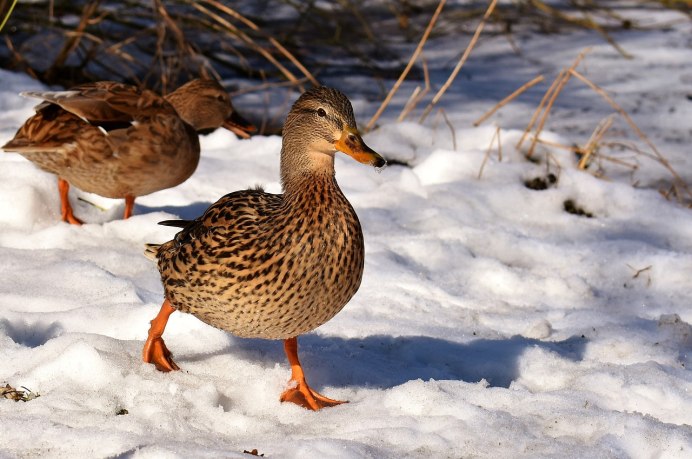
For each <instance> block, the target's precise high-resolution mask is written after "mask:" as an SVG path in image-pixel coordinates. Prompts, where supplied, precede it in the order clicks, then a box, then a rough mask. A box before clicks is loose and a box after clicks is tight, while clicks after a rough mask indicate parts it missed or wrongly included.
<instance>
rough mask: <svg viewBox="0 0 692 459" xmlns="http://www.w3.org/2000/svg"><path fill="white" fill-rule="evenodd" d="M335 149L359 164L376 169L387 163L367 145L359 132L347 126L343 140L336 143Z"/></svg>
mask: <svg viewBox="0 0 692 459" xmlns="http://www.w3.org/2000/svg"><path fill="white" fill-rule="evenodd" d="M334 148H336V149H337V150H339V151H341V152H344V153H346V154H347V155H348V156H350V157H351V158H353V159H355V160H356V161H358V162H359V163H363V164H370V165H371V166H374V167H384V166H386V165H387V161H385V159H384V158H383V157H382V156H380V155H378V154H377V153H376V152H375V151H374V150H373V149H372V148H370V147H368V146H367V145H365V142H363V138H362V137H361V136H360V134H359V133H358V131H357V130H355V129H353V128H351V127H348V126H346V127H345V128H344V132H343V133H342V134H341V138H340V139H339V140H337V141H336V142H335V143H334Z"/></svg>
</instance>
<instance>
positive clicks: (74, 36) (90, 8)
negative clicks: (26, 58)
mask: <svg viewBox="0 0 692 459" xmlns="http://www.w3.org/2000/svg"><path fill="white" fill-rule="evenodd" d="M98 6H99V2H98V1H94V2H91V3H87V4H86V5H85V6H84V9H83V10H82V17H81V18H80V20H79V24H78V25H77V27H76V28H75V29H74V31H73V32H72V33H71V34H70V36H69V37H67V40H65V44H64V45H63V47H62V49H60V52H59V53H58V57H56V58H55V60H54V61H53V63H52V64H51V66H50V67H49V68H48V70H46V79H47V80H51V79H52V76H53V75H54V74H55V73H56V72H58V71H60V69H62V68H63V67H64V65H65V62H66V61H67V57H68V56H69V55H70V53H71V52H72V51H74V50H75V49H77V47H78V46H79V43H80V41H81V40H82V37H83V35H84V30H85V29H86V27H87V25H88V24H89V18H90V17H91V16H93V15H94V13H95V12H96V9H97V8H98Z"/></svg>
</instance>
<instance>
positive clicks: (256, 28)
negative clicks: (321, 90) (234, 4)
mask: <svg viewBox="0 0 692 459" xmlns="http://www.w3.org/2000/svg"><path fill="white" fill-rule="evenodd" d="M205 3H208V4H210V5H213V6H214V7H216V8H217V9H219V10H221V11H223V12H225V13H226V14H228V15H229V16H232V17H234V18H236V19H238V20H239V21H241V22H242V23H243V24H245V25H246V26H248V27H249V28H250V29H252V30H254V31H255V32H259V33H261V34H262V35H263V36H264V37H265V38H267V39H268V40H269V42H270V43H271V44H272V45H273V46H274V47H275V48H276V49H278V50H279V52H280V53H281V54H283V55H284V56H285V57H286V58H287V59H288V60H289V61H291V62H292V63H293V65H295V66H296V67H297V68H298V70H300V71H301V72H302V73H303V75H305V77H306V78H307V79H308V80H310V82H311V83H312V84H313V85H315V86H319V84H320V83H319V81H317V79H316V78H315V77H314V76H313V75H312V73H310V71H309V70H308V69H307V68H305V66H304V65H303V64H302V63H301V62H300V61H299V60H298V59H297V58H296V57H295V56H294V55H293V54H292V53H291V52H290V51H289V50H287V49H286V48H285V47H284V46H283V45H282V44H281V43H279V41H278V40H276V39H275V38H274V37H272V36H271V35H269V34H267V33H265V32H264V31H263V30H262V29H261V28H260V27H259V26H258V25H257V24H255V23H254V22H252V21H251V20H250V19H248V18H247V17H245V16H243V15H242V14H240V13H238V12H237V11H236V10H234V9H233V8H231V7H229V6H228V5H224V4H223V3H221V2H218V1H215V0H206V1H205Z"/></svg>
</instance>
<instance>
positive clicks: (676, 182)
mask: <svg viewBox="0 0 692 459" xmlns="http://www.w3.org/2000/svg"><path fill="white" fill-rule="evenodd" d="M569 72H570V74H572V75H573V76H574V77H576V78H577V79H578V80H580V81H581V82H582V83H584V84H586V85H587V86H589V87H590V88H591V89H593V90H594V91H595V92H596V93H597V94H598V95H600V96H601V97H602V98H603V99H605V100H606V101H607V102H608V103H609V104H610V106H611V107H613V108H614V109H615V110H616V111H617V112H618V113H619V114H620V116H622V117H623V119H624V120H625V121H626V122H627V124H628V125H629V126H630V128H631V129H632V130H633V131H634V132H635V134H637V136H638V137H639V138H640V139H641V140H642V141H643V142H644V143H645V144H646V145H648V146H649V148H650V149H651V151H652V152H653V153H654V155H655V157H656V160H657V161H658V162H659V163H660V164H661V165H662V166H663V167H664V168H666V169H667V170H668V172H670V174H671V175H672V176H673V186H674V187H675V189H676V193H677V196H678V198H682V196H680V193H679V190H678V187H680V188H682V189H683V190H684V191H685V192H686V193H687V195H688V196H689V197H692V192H691V191H690V189H689V187H688V186H687V184H686V183H685V181H684V180H683V179H682V177H680V175H679V174H678V173H677V172H676V171H675V169H673V167H672V166H671V165H670V162H668V160H667V159H666V158H665V157H664V156H663V155H662V154H661V152H659V151H658V148H656V146H655V145H654V143H653V142H652V141H651V140H650V139H649V137H648V136H647V135H646V134H644V132H643V131H642V130H641V129H639V126H637V124H636V123H635V122H634V120H633V119H632V118H631V117H630V116H629V115H628V114H627V112H626V111H625V110H624V109H623V108H622V107H621V106H620V105H619V104H618V103H617V102H615V100H614V99H613V98H612V97H610V95H608V93H607V92H606V91H605V90H604V89H603V88H601V87H600V86H598V85H597V84H596V83H594V82H592V81H591V80H589V79H588V78H586V77H585V76H584V75H582V74H581V73H579V72H578V71H577V70H576V69H574V68H572V69H570V70H569Z"/></svg>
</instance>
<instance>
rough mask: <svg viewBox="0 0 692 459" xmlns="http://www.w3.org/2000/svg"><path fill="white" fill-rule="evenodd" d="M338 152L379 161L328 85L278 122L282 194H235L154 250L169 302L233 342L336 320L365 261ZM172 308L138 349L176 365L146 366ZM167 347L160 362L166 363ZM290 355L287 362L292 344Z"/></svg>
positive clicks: (286, 335) (292, 333) (283, 335)
mask: <svg viewBox="0 0 692 459" xmlns="http://www.w3.org/2000/svg"><path fill="white" fill-rule="evenodd" d="M337 150H341V151H344V152H346V153H347V154H349V155H351V156H352V157H354V158H356V159H357V160H359V161H361V162H365V163H369V164H372V165H375V166H378V167H379V166H383V165H384V160H383V159H382V158H381V157H380V156H379V155H377V153H375V152H374V151H372V150H370V149H369V148H368V147H367V146H366V145H365V144H364V143H363V141H362V139H361V137H360V135H358V133H357V131H356V123H355V119H354V116H353V110H352V108H351V104H350V102H349V101H348V99H347V98H346V97H345V96H344V95H343V94H341V93H340V92H338V91H336V90H333V89H329V88H317V89H313V90H311V91H308V92H306V93H305V94H303V95H302V96H301V97H300V98H299V99H298V101H297V102H296V103H295V104H294V105H293V107H292V109H291V111H290V113H289V115H288V117H287V119H286V124H285V125H284V135H283V145H282V151H281V179H282V183H283V188H284V194H281V195H276V194H269V193H265V192H264V191H261V190H246V191H238V192H235V193H231V194H229V195H226V196H224V197H223V198H221V199H220V200H219V201H217V202H216V203H215V204H214V205H212V206H211V207H210V208H209V209H208V210H207V211H206V212H205V213H204V215H202V216H201V217H200V218H198V219H197V220H194V221H192V222H183V223H181V224H180V225H181V226H184V229H183V230H182V231H181V232H179V233H178V234H177V235H176V237H175V238H174V239H173V240H172V241H169V242H167V243H165V244H163V245H161V246H150V248H149V252H150V254H152V255H155V256H156V257H157V258H158V266H159V270H160V272H161V278H162V280H163V285H164V290H165V295H166V300H167V302H169V303H170V305H172V307H173V308H175V309H177V310H180V311H182V312H188V313H191V314H194V315H195V316H196V317H198V318H199V319H200V320H202V321H204V322H206V323H208V324H210V325H213V326H215V327H218V328H221V329H224V330H228V331H230V332H232V333H234V334H236V335H238V336H244V337H259V338H269V339H284V340H287V342H288V340H289V339H292V338H294V337H296V336H297V335H300V334H303V333H306V332H308V331H310V330H313V329H315V328H316V327H318V326H320V325H322V324H323V323H325V322H327V321H328V320H329V319H331V318H332V317H334V315H335V314H337V313H338V312H339V311H340V310H341V309H342V308H343V307H344V305H345V304H346V303H347V302H348V301H349V300H350V299H351V297H352V296H353V295H354V294H355V293H356V291H357V290H358V287H359V286H360V282H361V278H362V274H363V264H364V246H363V234H362V230H361V226H360V223H359V221H358V217H357V215H356V213H355V211H354V210H353V207H351V205H350V204H349V202H348V200H347V199H346V197H345V196H344V195H343V193H342V192H341V190H340V189H339V186H338V184H337V183H336V179H335V177H334V153H335V152H336V151H337ZM165 223H166V224H175V223H172V222H165ZM171 311H172V309H170V307H169V306H167V305H166V303H164V306H163V307H162V313H161V314H164V312H165V314H164V315H165V318H164V319H160V321H162V322H163V325H162V326H160V327H159V325H160V323H159V322H157V321H159V318H157V321H155V322H156V324H155V322H152V330H155V332H154V333H152V331H150V338H149V340H148V342H147V345H145V352H144V355H145V361H152V362H153V363H157V366H160V367H163V368H164V369H176V368H177V367H176V366H174V365H175V364H173V363H172V361H170V362H165V361H162V362H157V361H156V358H150V357H151V356H150V357H149V360H148V357H147V353H148V352H149V353H151V352H150V351H148V350H147V349H148V347H149V348H151V347H153V346H154V342H155V341H156V340H160V333H162V332H163V326H165V319H167V315H169V314H170V312H171ZM161 314H160V316H159V317H161ZM157 324H158V325H157ZM159 328H160V333H159V332H158V329H159ZM160 345H161V346H162V347H163V342H162V341H161V343H160ZM147 346H148V347H147ZM287 346H288V344H287ZM163 349H164V351H162V353H163V355H164V356H165V357H166V358H165V359H163V360H170V358H169V356H166V353H167V352H168V351H167V349H165V347H163ZM287 354H289V360H291V353H290V352H289V350H288V347H287ZM295 362H296V363H297V355H296V356H295ZM168 363H170V364H171V365H168V366H167V364H168ZM292 364H293V362H292ZM298 366H299V363H298ZM301 374H302V373H301ZM294 379H299V378H295V368H294ZM299 384H300V383H299ZM306 386H307V385H306ZM311 394H312V395H317V396H319V394H316V393H314V392H312V393H311ZM284 395H286V394H284ZM303 395H304V394H303ZM301 397H302V396H301ZM308 397H309V396H308ZM320 397H321V396H320ZM282 399H286V400H290V401H295V400H291V396H285V397H282ZM325 400H329V399H325ZM332 402H334V401H332ZM297 403H300V404H304V403H301V402H297ZM304 405H305V404H304ZM310 405H311V404H310V403H309V402H308V403H307V406H310ZM310 407H312V408H313V409H316V408H315V407H314V406H310ZM319 407H321V406H317V408H319Z"/></svg>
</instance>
